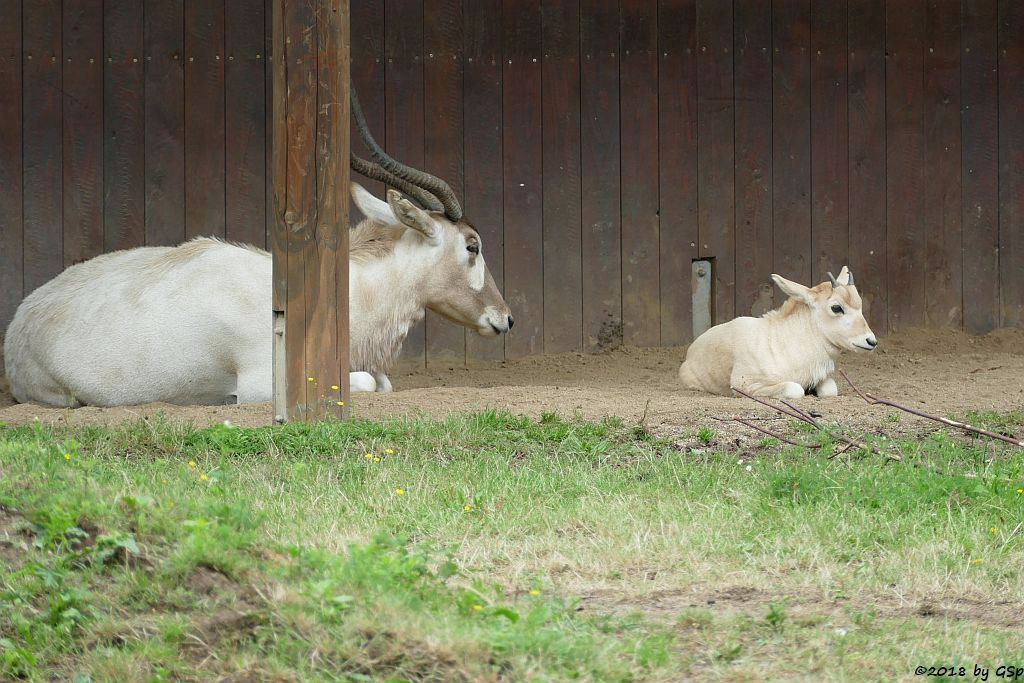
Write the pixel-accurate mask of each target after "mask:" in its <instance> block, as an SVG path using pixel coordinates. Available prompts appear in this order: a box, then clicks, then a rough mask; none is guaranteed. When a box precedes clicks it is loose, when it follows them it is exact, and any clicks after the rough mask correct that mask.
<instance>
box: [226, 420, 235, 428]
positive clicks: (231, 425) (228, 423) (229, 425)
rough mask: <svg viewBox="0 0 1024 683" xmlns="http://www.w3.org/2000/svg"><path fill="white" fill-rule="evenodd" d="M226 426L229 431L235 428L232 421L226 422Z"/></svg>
mask: <svg viewBox="0 0 1024 683" xmlns="http://www.w3.org/2000/svg"><path fill="white" fill-rule="evenodd" d="M224 426H225V427H227V428H228V429H231V428H232V427H234V425H233V424H231V420H224Z"/></svg>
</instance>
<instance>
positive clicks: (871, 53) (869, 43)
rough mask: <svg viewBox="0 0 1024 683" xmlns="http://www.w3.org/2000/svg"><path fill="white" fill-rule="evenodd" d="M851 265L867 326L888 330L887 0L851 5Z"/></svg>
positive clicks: (880, 331) (877, 331)
mask: <svg viewBox="0 0 1024 683" xmlns="http://www.w3.org/2000/svg"><path fill="white" fill-rule="evenodd" d="M849 13H850V14H849V38H848V40H849V47H850V57H849V71H848V74H849V98H848V104H849V127H850V143H849V157H850V201H849V210H850V263H849V266H850V268H851V269H852V270H853V273H854V276H855V278H856V282H857V291H859V292H860V295H861V299H862V300H863V302H864V307H865V309H866V316H867V320H868V323H869V324H870V325H871V329H872V331H874V333H875V334H879V335H881V334H885V333H886V332H887V330H888V327H889V325H888V322H889V320H888V319H889V313H888V302H887V299H886V287H885V273H886V238H885V183H886V181H885V178H886V172H885V0H850V2H849Z"/></svg>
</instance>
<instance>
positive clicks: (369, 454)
mask: <svg viewBox="0 0 1024 683" xmlns="http://www.w3.org/2000/svg"><path fill="white" fill-rule="evenodd" d="M363 457H364V458H366V459H367V460H373V453H367V454H366V455H364V456H363Z"/></svg>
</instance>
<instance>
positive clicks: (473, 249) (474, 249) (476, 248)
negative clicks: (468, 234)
mask: <svg viewBox="0 0 1024 683" xmlns="http://www.w3.org/2000/svg"><path fill="white" fill-rule="evenodd" d="M466 251H468V252H469V253H470V254H479V253H480V245H479V244H469V245H466Z"/></svg>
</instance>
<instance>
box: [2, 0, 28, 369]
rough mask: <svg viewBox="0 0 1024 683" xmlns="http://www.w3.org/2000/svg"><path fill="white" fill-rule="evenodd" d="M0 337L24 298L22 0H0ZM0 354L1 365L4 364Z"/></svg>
mask: <svg viewBox="0 0 1024 683" xmlns="http://www.w3.org/2000/svg"><path fill="white" fill-rule="evenodd" d="M0 15H3V16H5V17H7V18H8V19H7V21H5V22H3V23H0V92H3V93H5V94H4V97H2V98H0V187H2V188H4V190H3V192H0V337H2V336H3V335H4V333H6V330H7V324H8V323H9V322H10V321H11V317H12V316H14V311H15V309H17V307H18V304H19V303H20V302H21V297H22V274H23V273H22V239H23V233H22V229H23V226H22V209H21V207H22V200H23V193H22V182H23V177H22V158H21V129H22V120H21V113H22V112H21V97H22V83H21V73H22V72H21V68H22V53H21V38H22V33H21V0H0ZM2 355H3V351H0V365H2V364H3V358H2Z"/></svg>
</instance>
